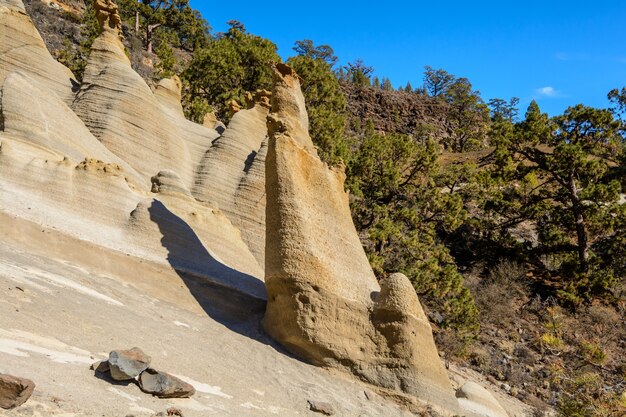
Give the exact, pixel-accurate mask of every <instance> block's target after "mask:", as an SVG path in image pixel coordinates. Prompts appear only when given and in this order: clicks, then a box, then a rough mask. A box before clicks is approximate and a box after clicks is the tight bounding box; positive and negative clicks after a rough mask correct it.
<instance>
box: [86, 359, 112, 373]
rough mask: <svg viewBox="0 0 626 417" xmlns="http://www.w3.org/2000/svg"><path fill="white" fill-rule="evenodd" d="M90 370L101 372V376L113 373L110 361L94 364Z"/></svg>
mask: <svg viewBox="0 0 626 417" xmlns="http://www.w3.org/2000/svg"><path fill="white" fill-rule="evenodd" d="M89 369H91V370H92V371H96V372H99V373H101V374H106V373H107V372H110V371H111V368H110V367H109V361H107V360H103V361H98V362H94V363H93V364H92V365H91V367H90V368H89Z"/></svg>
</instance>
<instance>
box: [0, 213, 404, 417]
mask: <svg viewBox="0 0 626 417" xmlns="http://www.w3.org/2000/svg"><path fill="white" fill-rule="evenodd" d="M0 217H1V218H0V235H1V236H2V238H1V239H2V242H1V244H0V294H1V295H0V372H8V373H12V374H18V375H20V376H23V377H27V378H31V379H33V380H34V381H35V382H36V384H37V389H36V391H35V395H34V396H33V398H32V400H31V401H29V402H28V403H27V404H26V405H25V406H23V407H21V408H19V409H17V410H14V411H10V412H5V414H4V415H7V416H24V415H42V416H43V415H68V416H70V415H71V416H74V415H76V416H126V415H127V414H133V415H136V416H144V415H152V414H153V413H154V412H159V411H164V410H165V409H167V408H168V407H170V406H176V407H179V408H180V409H182V410H183V412H184V414H185V416H208V415H219V416H271V415H281V416H299V415H302V416H305V415H311V414H312V413H311V412H310V411H308V409H307V399H317V400H320V401H329V402H331V403H332V404H333V405H334V406H335V407H336V409H337V410H338V415H341V416H361V415H367V416H402V415H411V414H410V413H409V412H407V411H402V410H400V409H399V408H398V407H397V406H396V405H395V404H393V403H391V402H389V401H383V399H382V398H380V397H379V398H378V400H376V401H368V400H367V399H366V398H365V395H364V393H363V390H364V388H365V386H364V385H362V384H361V383H359V382H355V381H352V380H348V379H344V378H343V377H341V376H337V375H332V374H331V373H329V372H328V371H325V370H322V369H319V368H316V367H313V366H309V365H307V364H304V363H302V362H300V361H298V360H296V359H294V358H292V357H290V356H289V355H287V354H285V353H284V352H283V351H282V350H281V348H280V347H278V346H277V345H276V344H274V343H273V342H271V341H270V340H269V339H268V338H267V337H266V336H265V335H264V334H263V333H262V332H261V330H260V327H259V320H260V317H261V312H262V309H263V305H259V304H258V303H256V304H255V303H252V302H246V300H241V299H240V300H235V301H232V300H231V301H229V302H226V300H227V298H226V297H225V296H226V294H225V293H224V292H222V291H220V290H219V289H213V290H211V289H210V288H205V289H204V290H203V291H202V292H201V293H200V292H198V291H196V288H195V287H194V282H193V280H189V279H187V280H185V279H184V278H182V277H181V276H179V275H178V274H176V273H175V272H174V271H173V270H171V269H168V268H166V267H163V266H162V265H158V264H150V263H149V262H145V261H142V260H141V259H138V258H134V257H131V256H126V255H125V254H123V253H116V252H113V251H108V250H104V249H102V248H99V247H96V246H92V245H91V244H89V243H85V242H81V241H78V240H75V239H73V238H69V237H67V236H63V235H60V234H58V233H57V232H55V231H53V230H49V229H42V228H41V227H39V226H36V225H35V224H33V223H30V222H27V221H24V220H20V219H17V218H8V217H7V216H6V215H0ZM79 249H80V250H79ZM76 254H80V255H76ZM228 298H230V296H229V297H228ZM244 315H245V316H247V318H243V316H244ZM132 346H139V347H141V348H142V349H144V350H145V351H146V352H147V353H148V354H150V355H152V357H153V365H154V366H155V367H157V368H159V369H163V370H166V371H169V372H171V373H173V374H176V375H179V376H182V377H184V379H187V380H188V381H190V382H192V383H193V385H195V387H196V389H197V391H198V393H197V395H196V396H195V397H194V398H193V399H189V400H159V399H157V398H153V397H151V396H149V395H146V394H143V393H141V391H140V390H139V389H138V388H137V387H136V386H135V385H132V384H131V385H123V384H122V385H113V384H111V383H109V382H107V381H104V380H101V379H98V378H96V377H95V376H94V374H93V372H92V371H90V370H89V364H90V363H91V362H93V361H95V360H96V359H100V358H104V357H105V356H106V355H107V353H108V351H109V350H111V349H114V348H129V347H132Z"/></svg>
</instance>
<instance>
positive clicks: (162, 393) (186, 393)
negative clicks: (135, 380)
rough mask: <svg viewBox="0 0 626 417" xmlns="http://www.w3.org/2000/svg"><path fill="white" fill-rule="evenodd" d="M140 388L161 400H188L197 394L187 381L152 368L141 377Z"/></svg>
mask: <svg viewBox="0 0 626 417" xmlns="http://www.w3.org/2000/svg"><path fill="white" fill-rule="evenodd" d="M139 388H141V390H142V391H143V392H146V393H148V394H152V395H156V396H157V397H159V398H188V397H191V396H192V395H194V394H195V393H196V389H195V388H194V387H193V386H192V385H190V384H188V383H186V382H185V381H182V380H180V379H179V378H176V377H175V376H173V375H170V374H168V373H165V372H160V371H157V370H154V369H150V368H148V369H146V370H145V371H144V372H142V373H141V375H140V376H139ZM168 415H169V414H168Z"/></svg>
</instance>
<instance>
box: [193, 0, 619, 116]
mask: <svg viewBox="0 0 626 417" xmlns="http://www.w3.org/2000/svg"><path fill="white" fill-rule="evenodd" d="M191 5H192V7H194V8H196V9H198V10H200V11H201V12H202V14H203V16H204V17H205V18H206V19H207V21H208V22H209V23H210V25H211V26H212V27H213V29H214V31H225V30H226V29H227V28H228V26H227V25H226V22H227V21H228V20H231V19H236V20H239V21H241V22H242V23H244V25H245V26H246V28H247V29H248V31H249V32H251V33H254V34H257V35H260V36H263V37H266V38H269V39H270V40H272V41H273V42H274V43H276V44H277V45H278V48H279V54H280V55H281V56H282V57H284V58H286V57H288V56H291V55H293V53H294V52H293V51H292V49H291V48H292V46H293V44H294V42H295V41H296V40H300V39H312V40H313V41H314V42H315V43H316V44H328V45H330V46H332V47H333V49H334V50H335V53H336V55H337V56H338V57H339V59H340V63H342V64H345V63H347V62H350V61H354V60H356V59H358V58H360V59H363V60H364V62H365V63H366V64H367V65H370V66H373V67H374V68H375V70H376V74H377V75H378V76H379V77H382V76H386V77H389V78H390V79H391V81H392V83H393V84H394V86H396V87H397V86H400V85H402V86H404V85H405V84H406V83H407V81H410V82H411V84H412V85H413V87H416V86H419V85H421V84H422V77H423V67H424V66H425V65H430V66H431V67H434V68H443V69H445V70H447V71H449V72H451V73H453V74H455V75H457V76H463V77H467V78H469V80H470V81H471V82H472V84H473V85H474V88H475V89H477V90H480V92H481V94H482V97H483V99H485V101H487V100H488V99H489V98H493V97H498V98H505V99H508V98H510V97H514V96H515V97H519V98H520V99H521V102H520V108H521V113H522V114H523V113H524V111H525V109H526V107H527V106H528V103H529V102H530V100H532V99H533V98H534V99H536V100H537V101H538V103H539V105H540V106H541V108H542V110H544V111H546V112H548V113H550V114H551V115H556V114H560V113H562V112H563V111H564V110H565V109H566V108H567V107H568V106H570V105H574V104H577V103H584V104H587V105H591V106H596V107H606V106H608V102H607V100H606V94H607V93H608V92H609V90H611V89H612V88H616V87H624V86H626V23H625V22H626V0H612V1H603V0H596V1H579V0H572V1H562V0H557V1H550V0H544V1H536V0H527V1H506V0H501V1H479V0H474V1H456V0H448V1H439V2H437V1H428V2H422V1H394V0H388V1H384V2H369V1H360V2H341V1H327V0H321V1H315V2H313V1H299V2H298V1H289V2H260V1H258V0H257V1H243V0H242V1H236V2H219V3H216V2H207V1H199V0H191Z"/></svg>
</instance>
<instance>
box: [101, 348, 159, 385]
mask: <svg viewBox="0 0 626 417" xmlns="http://www.w3.org/2000/svg"><path fill="white" fill-rule="evenodd" d="M150 360H151V358H150V356H148V355H146V354H145V353H144V352H143V351H142V350H141V349H139V348H138V347H134V348H132V349H129V350H114V351H112V352H111V353H109V368H110V369H111V377H112V378H113V379H115V380H116V381H129V380H131V379H134V378H136V377H137V376H139V374H141V373H142V372H143V371H145V370H146V369H148V366H150Z"/></svg>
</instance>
